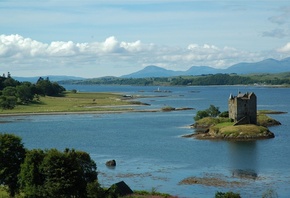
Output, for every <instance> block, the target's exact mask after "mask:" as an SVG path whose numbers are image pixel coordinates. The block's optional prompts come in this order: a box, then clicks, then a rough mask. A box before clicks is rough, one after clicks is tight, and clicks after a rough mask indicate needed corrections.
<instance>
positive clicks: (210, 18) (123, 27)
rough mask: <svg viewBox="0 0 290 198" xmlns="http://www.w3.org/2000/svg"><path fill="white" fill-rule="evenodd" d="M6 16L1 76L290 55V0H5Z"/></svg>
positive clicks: (1, 30)
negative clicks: (4, 74)
mask: <svg viewBox="0 0 290 198" xmlns="http://www.w3.org/2000/svg"><path fill="white" fill-rule="evenodd" d="M0 19H1V20H0V74H2V73H7V72H10V73H11V75H12V76H18V77H20V76H22V77H32V76H46V75H66V76H79V77H85V78H94V77H102V76H122V75H125V74H129V73H133V72H136V71H139V70H141V69H143V68H144V67H146V66H148V65H156V66H160V67H163V68H165V69H169V70H176V71H185V70H187V69H189V68H190V67H192V66H210V67H213V68H221V69H224V68H227V67H230V66H232V65H234V64H237V63H240V62H257V61H262V60H264V59H268V58H274V59H277V60H281V59H283V58H286V57H289V56H290V1H289V0H283V1H282V0H256V1H252V0H220V1H216V0H203V1H197V0H134V1H133V0H98V1H96V0H82V1H76V0H71V1H65V0H37V1H36V0H27V1H22V0H0ZM289 67H290V66H289Z"/></svg>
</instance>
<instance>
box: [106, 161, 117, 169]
mask: <svg viewBox="0 0 290 198" xmlns="http://www.w3.org/2000/svg"><path fill="white" fill-rule="evenodd" d="M116 165H117V164H116V161H115V160H109V161H107V162H106V166H109V167H115V166H116Z"/></svg>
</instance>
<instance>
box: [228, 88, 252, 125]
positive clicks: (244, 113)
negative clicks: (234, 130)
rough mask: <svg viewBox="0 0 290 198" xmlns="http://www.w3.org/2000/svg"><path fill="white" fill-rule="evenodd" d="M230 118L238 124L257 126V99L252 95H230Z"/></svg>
mask: <svg viewBox="0 0 290 198" xmlns="http://www.w3.org/2000/svg"><path fill="white" fill-rule="evenodd" d="M228 106H229V118H231V119H233V120H234V122H236V125H237V124H257V97H256V95H255V94H254V93H253V92H252V93H244V94H243V93H239V94H238V95H237V96H232V95H230V97H229V101H228Z"/></svg>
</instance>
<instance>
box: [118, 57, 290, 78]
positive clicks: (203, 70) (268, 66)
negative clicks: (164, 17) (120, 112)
mask: <svg viewBox="0 0 290 198" xmlns="http://www.w3.org/2000/svg"><path fill="white" fill-rule="evenodd" d="M289 71H290V57H288V58H285V59H282V60H275V59H266V60H263V61H259V62H254V63H238V64H235V65H232V66H230V67H229V68H227V69H215V68H213V67H209V66H192V67H191V68H189V69H188V70H186V71H173V70H167V69H164V68H161V67H157V66H153V65H150V66H147V67H145V68H144V69H142V70H140V71H137V72H134V73H131V74H128V75H124V76H121V78H147V77H172V76H192V75H193V76H196V75H202V74H217V73H224V74H231V73H236V74H254V73H282V72H289Z"/></svg>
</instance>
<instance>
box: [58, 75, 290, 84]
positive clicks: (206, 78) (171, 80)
mask: <svg viewBox="0 0 290 198" xmlns="http://www.w3.org/2000/svg"><path fill="white" fill-rule="evenodd" d="M286 74H288V73H281V75H279V74H257V75H237V74H222V73H220V74H205V75H200V76H176V77H147V78H118V77H105V78H94V79H86V80H68V81H62V82H61V83H63V84H96V85H137V86H162V85H164V86H184V85H185V86H187V85H195V86H202V85H250V84H255V83H258V84H267V85H283V84H286V85H290V77H289V76H290V74H289V75H286ZM277 76H278V77H277Z"/></svg>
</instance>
